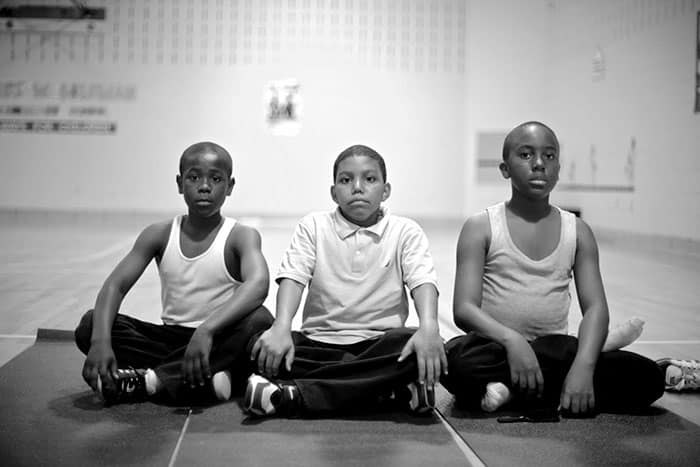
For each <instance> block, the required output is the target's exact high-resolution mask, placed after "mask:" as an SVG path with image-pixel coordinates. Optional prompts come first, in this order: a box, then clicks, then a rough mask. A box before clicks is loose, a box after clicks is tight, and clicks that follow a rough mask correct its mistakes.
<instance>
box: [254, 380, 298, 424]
mask: <svg viewBox="0 0 700 467" xmlns="http://www.w3.org/2000/svg"><path fill="white" fill-rule="evenodd" d="M243 409H244V410H245V411H246V412H248V413H249V414H250V415H253V416H256V417H266V416H270V415H275V414H276V415H280V416H286V417H293V416H295V415H297V414H298V413H299V412H300V410H301V394H300V393H299V388H297V387H296V385H294V384H288V383H276V382H273V381H270V380H269V379H267V378H265V377H263V376H260V375H256V374H252V375H250V377H249V378H248V385H247V386H246V389H245V396H244V398H243Z"/></svg>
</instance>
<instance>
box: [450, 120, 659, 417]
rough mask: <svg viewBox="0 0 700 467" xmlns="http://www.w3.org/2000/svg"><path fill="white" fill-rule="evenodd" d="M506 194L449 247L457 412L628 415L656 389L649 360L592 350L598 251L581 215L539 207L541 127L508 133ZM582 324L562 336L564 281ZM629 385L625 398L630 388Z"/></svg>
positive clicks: (552, 155)
mask: <svg viewBox="0 0 700 467" xmlns="http://www.w3.org/2000/svg"><path fill="white" fill-rule="evenodd" d="M499 168H500V171H501V174H502V175H503V177H504V178H506V179H509V180H510V183H511V193H512V194H511V198H510V200H509V201H507V202H505V203H501V204H498V205H496V206H493V207H490V208H488V209H487V210H486V211H485V212H482V213H479V214H476V215H475V216H473V217H470V218H469V219H467V221H466V222H465V224H464V227H463V228H462V232H461V234H460V237H459V243H458V246H457V270H456V278H455V291H454V310H453V312H454V319H455V324H456V325H457V326H458V327H459V328H460V329H462V330H463V331H465V332H466V333H467V334H466V335H464V336H458V337H456V338H454V339H452V340H451V341H450V342H448V343H447V344H446V350H447V357H448V361H449V374H448V375H445V376H444V377H443V379H442V382H443V384H444V385H445V386H446V387H447V389H448V390H450V392H452V393H453V394H455V396H456V398H457V401H458V403H460V404H461V405H463V406H467V407H472V406H479V405H481V408H482V409H484V410H486V411H493V410H496V409H498V408H500V406H502V405H504V404H505V403H507V402H509V401H511V400H512V401H513V402H514V403H517V404H514V405H519V406H520V407H524V408H526V409H529V408H541V407H548V408H557V407H559V408H560V409H561V411H562V413H564V414H565V415H569V416H587V415H590V414H593V413H595V412H596V411H615V412H619V411H627V410H629V411H634V410H638V409H641V408H644V407H647V406H649V405H650V404H651V403H653V402H654V401H655V400H656V399H658V398H659V397H660V396H661V395H662V394H663V390H664V383H663V375H662V372H661V370H660V369H659V368H658V367H657V365H656V364H655V363H654V362H653V361H651V360H649V359H647V358H645V357H642V356H640V355H637V354H634V353H631V352H626V351H622V350H614V351H610V352H602V353H601V350H602V348H603V344H604V342H605V340H606V335H607V330H608V320H609V318H608V305H607V302H606V298H605V291H604V288H603V282H602V279H601V276H600V270H599V267H598V246H597V244H596V240H595V238H594V236H593V233H592V231H591V229H590V228H589V227H588V225H586V223H585V222H583V220H581V219H579V218H576V217H575V216H574V215H573V214H571V213H568V212H566V211H563V210H561V209H559V208H557V207H555V206H552V205H551V204H550V203H549V194H550V192H551V191H552V190H553V189H554V186H555V185H556V183H557V180H558V178H559V142H558V140H557V137H556V135H555V134H554V132H553V131H552V130H551V129H550V128H549V127H547V126H546V125H544V124H542V123H540V122H526V123H523V124H521V125H518V126H517V127H515V128H514V129H513V130H512V131H511V132H510V133H509V134H508V136H507V137H506V139H505V142H504V145H503V162H502V163H501V164H500V166H499ZM572 275H573V277H574V279H575V282H576V290H577V293H578V298H579V302H580V304H581V311H582V313H583V319H582V321H581V325H580V327H579V333H578V339H577V338H576V337H573V336H569V335H567V331H568V327H567V317H568V313H569V305H570V301H571V299H570V296H569V283H570V281H571V277H572ZM630 381H634V391H630V390H629V382H630Z"/></svg>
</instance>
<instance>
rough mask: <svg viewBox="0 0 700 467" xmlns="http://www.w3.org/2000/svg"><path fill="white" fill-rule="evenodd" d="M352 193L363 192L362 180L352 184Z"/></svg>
mask: <svg viewBox="0 0 700 467" xmlns="http://www.w3.org/2000/svg"><path fill="white" fill-rule="evenodd" d="M352 191H353V192H358V191H362V181H361V180H355V181H354V182H353V184H352Z"/></svg>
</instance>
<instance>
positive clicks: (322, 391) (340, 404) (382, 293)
mask: <svg viewBox="0 0 700 467" xmlns="http://www.w3.org/2000/svg"><path fill="white" fill-rule="evenodd" d="M390 192H391V186H390V185H389V183H387V181H386V167H385V163H384V160H383V158H382V157H381V156H380V155H379V154H378V153H377V152H376V151H374V150H373V149H371V148H369V147H367V146H361V145H358V146H352V147H349V148H347V149H346V150H344V151H343V152H342V153H341V154H340V155H339V156H338V157H337V159H336V161H335V164H334V166H333V185H332V186H331V197H332V199H333V201H335V202H336V204H337V205H338V208H337V209H336V210H334V211H330V212H320V213H313V214H309V215H307V216H306V217H304V218H303V219H302V220H301V221H300V222H299V224H298V225H297V228H296V230H295V232H294V236H293V238H292V241H291V245H290V246H289V248H288V249H287V251H286V253H285V255H284V257H283V260H282V265H281V267H280V271H279V274H278V275H277V281H278V283H279V290H278V293H277V316H276V319H275V322H274V324H273V325H272V327H271V328H270V329H268V330H267V331H265V332H263V333H262V334H261V335H260V338H259V339H258V340H257V341H255V343H254V345H253V346H252V349H251V359H252V360H254V361H255V362H256V363H257V367H258V374H254V375H252V376H251V377H250V378H249V380H248V387H247V389H246V394H245V400H244V406H245V410H247V411H248V412H249V413H250V414H251V415H255V416H267V415H273V414H274V415H279V416H295V415H304V414H330V413H336V412H342V411H347V410H348V409H350V408H352V409H354V410H363V409H365V410H366V409H370V408H372V407H375V406H376V405H377V404H378V403H379V401H380V400H381V399H382V398H394V399H396V401H397V403H402V402H404V403H405V405H406V406H409V407H411V408H412V409H413V410H414V411H416V412H425V411H429V410H431V407H432V405H433V404H434V392H433V386H434V384H435V383H436V382H437V381H438V380H439V378H440V374H441V373H442V372H443V370H445V369H446V360H445V353H444V347H443V342H442V339H441V338H440V335H439V332H438V322H437V283H436V276H435V270H434V268H433V261H432V257H431V255H430V252H429V250H428V241H427V239H426V237H425V234H424V233H423V231H422V230H421V228H420V227H419V226H418V224H416V223H415V222H414V221H412V220H410V219H406V218H403V217H398V216H394V215H392V214H390V213H389V212H388V210H387V209H386V208H384V207H382V206H381V203H382V202H383V201H385V200H386V199H387V198H388V197H389V194H390ZM307 286H308V294H307V297H306V304H305V305H304V312H303V322H302V326H301V330H300V331H291V322H292V318H293V316H294V315H295V313H296V311H297V308H298V307H299V305H300V302H301V297H302V292H303V291H304V288H305V287H307ZM406 288H408V290H410V293H411V296H412V297H413V300H414V303H415V306H416V310H417V313H418V316H419V319H420V326H419V328H418V329H417V330H414V329H409V328H406V327H404V324H405V321H406V318H407V315H408V298H407V294H406ZM412 354H415V355H412Z"/></svg>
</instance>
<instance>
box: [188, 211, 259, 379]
mask: <svg viewBox="0 0 700 467" xmlns="http://www.w3.org/2000/svg"><path fill="white" fill-rule="evenodd" d="M231 248H232V249H233V254H234V256H235V257H236V258H238V260H239V267H240V274H241V282H242V283H241V285H240V287H239V288H238V289H237V290H236V293H235V294H234V295H233V298H232V299H231V301H230V302H229V303H228V306H227V307H226V308H225V309H223V310H220V311H219V312H217V313H214V314H212V315H211V316H209V317H208V318H207V319H206V320H205V321H204V322H203V323H202V324H200V325H199V327H197V329H196V330H195V332H194V333H193V334H192V337H191V338H190V342H189V344H188V345H187V349H186V350H185V355H184V358H183V362H182V375H183V378H184V379H185V382H187V383H188V384H190V386H196V385H202V384H204V383H205V381H206V380H207V379H208V378H211V376H212V375H211V369H210V367H209V354H210V353H211V347H212V343H213V340H214V337H215V336H216V335H217V334H218V333H219V332H220V331H221V330H222V329H225V328H226V327H227V326H229V325H231V324H233V323H236V322H237V321H239V320H241V319H242V318H243V317H245V316H246V315H248V314H249V313H250V312H252V311H253V310H255V309H256V308H258V307H260V306H261V305H262V304H263V302H264V301H265V298H266V297H267V292H268V288H269V284H270V275H269V272H268V269H267V262H266V261H265V257H264V256H263V254H262V250H261V240H260V234H259V233H258V232H257V230H255V229H253V228H251V227H247V226H245V225H242V224H238V225H236V226H235V227H234V230H233V231H232V237H231Z"/></svg>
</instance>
